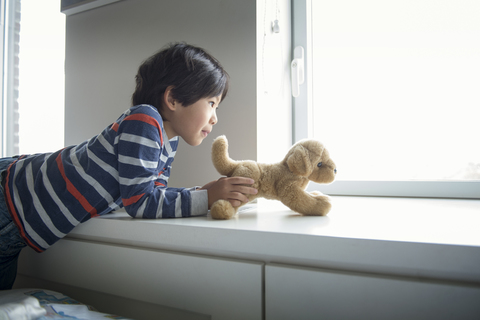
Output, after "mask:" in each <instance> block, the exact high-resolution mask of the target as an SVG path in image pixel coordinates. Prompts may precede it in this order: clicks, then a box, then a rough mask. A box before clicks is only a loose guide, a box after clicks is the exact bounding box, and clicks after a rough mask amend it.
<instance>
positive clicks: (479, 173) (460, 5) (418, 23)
mask: <svg viewBox="0 0 480 320" xmlns="http://www.w3.org/2000/svg"><path fill="white" fill-rule="evenodd" d="M293 10H294V20H295V21H294V26H296V27H297V28H296V32H297V33H300V35H298V34H294V46H296V45H302V46H304V47H305V56H306V74H307V79H306V84H305V85H303V87H304V88H303V89H302V91H301V93H303V97H301V96H300V97H299V98H295V101H294V104H295V110H296V115H295V118H296V121H297V122H296V123H295V131H296V133H297V137H296V139H299V138H302V137H306V136H309V137H314V138H316V139H319V140H320V141H322V142H324V143H325V145H326V146H327V148H328V149H329V150H330V153H331V154H332V157H333V158H334V160H335V162H336V164H337V168H338V172H339V173H338V181H337V182H336V183H334V184H332V185H331V187H327V190H328V188H330V190H328V191H325V192H328V193H331V194H332V193H333V194H358V195H382V196H422V197H460V198H480V145H479V143H478V137H480V126H479V125H478V115H476V114H475V113H476V112H478V111H479V110H480V108H479V107H480V96H479V95H478V88H480V20H479V19H478V15H479V13H480V3H479V2H478V1H455V0H449V1H442V2H438V1H430V0H415V1H375V0H362V1H354V0H339V1H323V0H314V1H294V8H293ZM299 21H300V22H299ZM299 24H300V27H299V26H298V25H299ZM302 27H303V30H300V31H299V29H302ZM302 38H303V39H302ZM299 39H300V40H299ZM309 89H310V90H309ZM297 129H299V130H297Z"/></svg>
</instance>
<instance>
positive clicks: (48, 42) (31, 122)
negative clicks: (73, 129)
mask: <svg viewBox="0 0 480 320" xmlns="http://www.w3.org/2000/svg"><path fill="white" fill-rule="evenodd" d="M4 7H5V8H6V9H7V10H3V8H4ZM2 13H5V16H4V19H5V21H6V22H7V23H6V24H5V26H6V28H5V30H6V31H5V33H4V35H5V37H6V39H7V41H4V42H3V43H4V50H3V52H4V53H6V54H5V55H4V56H5V57H4V63H3V67H4V69H5V70H6V71H7V72H6V74H5V76H4V78H3V84H4V85H3V100H2V108H3V110H4V111H3V115H4V117H3V122H2V125H3V130H2V138H3V139H2V142H3V148H2V149H3V150H2V151H3V156H12V155H14V154H24V153H37V152H49V151H55V150H58V149H60V148H62V147H63V146H64V141H63V136H64V60H65V16H64V15H63V14H62V13H61V12H60V1H59V0H54V1H36V0H22V1H21V2H20V1H19V0H3V1H2Z"/></svg>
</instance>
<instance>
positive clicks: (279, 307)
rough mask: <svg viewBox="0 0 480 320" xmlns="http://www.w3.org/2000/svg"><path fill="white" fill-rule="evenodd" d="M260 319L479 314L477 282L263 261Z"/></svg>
mask: <svg viewBox="0 0 480 320" xmlns="http://www.w3.org/2000/svg"><path fill="white" fill-rule="evenodd" d="M265 278H266V281H265V283H266V285H265V304H266V307H265V309H266V319H267V320H270V319H272V320H273V319H275V320H281V319H326V320H327V319H368V320H374V319H389V320H393V319H409V320H412V319H436V320H439V319H480V288H479V287H478V286H476V287H472V286H462V285H459V284H455V285H453V284H446V283H434V282H425V281H420V280H419V281H414V280H412V279H403V278H393V277H380V276H369V275H366V274H354V273H342V272H334V271H325V270H320V269H310V268H298V267H292V266H284V265H267V266H266V267H265Z"/></svg>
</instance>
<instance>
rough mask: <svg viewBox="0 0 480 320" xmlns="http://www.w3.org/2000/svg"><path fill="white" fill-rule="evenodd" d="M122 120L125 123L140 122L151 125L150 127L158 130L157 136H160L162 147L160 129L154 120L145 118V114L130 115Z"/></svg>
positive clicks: (161, 140) (148, 117) (161, 141)
mask: <svg viewBox="0 0 480 320" xmlns="http://www.w3.org/2000/svg"><path fill="white" fill-rule="evenodd" d="M123 120H124V121H127V120H136V121H142V122H145V123H148V124H151V125H152V126H154V127H156V128H157V129H158V132H159V134H160V143H161V144H162V145H163V135H162V128H161V127H160V124H159V123H158V121H157V120H155V118H152V117H150V116H147V115H146V114H131V115H129V116H128V117H126V118H125V119H123Z"/></svg>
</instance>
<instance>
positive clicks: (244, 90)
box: [65, 0, 291, 187]
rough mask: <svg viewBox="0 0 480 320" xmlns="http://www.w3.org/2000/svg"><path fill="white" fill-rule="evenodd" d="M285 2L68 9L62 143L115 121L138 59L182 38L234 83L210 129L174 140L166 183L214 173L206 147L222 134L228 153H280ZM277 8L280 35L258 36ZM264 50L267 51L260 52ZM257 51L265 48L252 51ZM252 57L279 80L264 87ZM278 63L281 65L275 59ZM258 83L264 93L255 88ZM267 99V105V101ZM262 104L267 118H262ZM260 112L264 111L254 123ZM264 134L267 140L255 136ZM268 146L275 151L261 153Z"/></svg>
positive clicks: (285, 109) (145, 2)
mask: <svg viewBox="0 0 480 320" xmlns="http://www.w3.org/2000/svg"><path fill="white" fill-rule="evenodd" d="M257 2H258V3H257ZM289 3H290V2H289V1H288V0H281V1H275V0H267V1H255V0H242V1H238V0H176V1H168V0H123V1H119V2H115V3H113V4H109V5H106V6H103V7H99V8H96V9H94V10H89V11H84V12H81V13H78V14H74V15H70V16H67V21H66V28H67V32H66V75H65V102H66V103H65V105H66V110H65V144H66V145H71V144H77V143H79V142H81V141H83V140H85V139H89V138H90V137H92V136H94V135H96V134H98V133H99V132H100V131H101V130H102V129H103V128H104V127H106V126H107V125H109V124H110V123H112V122H113V121H114V120H115V119H116V118H117V117H118V116H119V115H120V114H121V113H122V112H123V111H124V110H126V109H128V108H129V107H130V106H131V104H130V97H131V94H132V93H133V90H134V77H135V74H136V71H137V68H138V66H139V65H140V63H141V62H142V61H143V60H144V59H145V58H147V57H149V56H150V55H152V54H153V53H155V52H156V51H158V50H159V49H160V48H162V47H163V46H164V45H165V44H167V43H169V42H172V41H186V42H188V43H191V44H194V45H198V46H200V47H203V48H205V49H206V50H207V51H209V52H210V53H211V54H212V55H214V56H215V57H216V58H218V59H219V60H220V62H221V63H222V65H223V66H224V68H225V69H226V70H227V72H228V73H229V74H230V77H231V86H230V90H229V94H228V96H227V99H226V100H225V101H224V102H223V103H222V105H221V107H220V109H219V111H218V117H219V123H218V124H217V125H216V126H215V127H214V130H213V132H212V134H211V135H210V136H209V137H208V138H207V139H206V140H205V141H204V142H203V143H202V145H200V146H198V147H191V146H189V145H187V144H186V143H185V142H183V141H181V143H180V146H179V150H178V152H177V155H176V157H175V162H174V165H173V170H172V176H171V179H170V181H169V186H172V187H190V186H194V185H203V184H205V183H207V182H209V181H211V180H213V179H217V178H218V177H219V175H218V173H217V172H216V171H215V169H214V168H213V165H212V164H211V159H210V147H211V143H212V141H213V139H214V138H215V137H217V136H218V135H221V134H225V135H226V136H227V137H228V139H229V141H230V155H231V156H232V158H235V159H238V160H240V159H251V160H257V156H258V155H259V154H263V155H265V156H262V157H261V160H262V161H265V160H267V159H268V156H267V155H270V158H272V157H273V159H274V160H275V161H276V160H280V159H279V158H280V157H283V155H284V154H285V150H286V149H287V148H288V147H289V141H290V139H289V135H290V133H291V123H290V122H291V121H290V113H291V107H290V100H291V99H290V98H289V95H288V94H286V96H285V97H286V99H283V100H281V99H280V98H282V97H284V94H283V93H281V92H282V91H281V89H282V88H283V87H284V86H285V84H286V85H287V92H288V78H289V74H288V65H289V59H290V52H289V49H288V48H287V46H289V41H290V40H289V39H290V33H289V32H290V25H289V21H288V18H289V15H290V8H289V7H290V6H289ZM265 8H266V11H263V10H265ZM257 11H258V12H257ZM279 14H280V16H281V17H282V18H285V21H283V23H284V25H283V30H282V34H281V36H282V37H283V39H284V40H282V41H280V40H279V37H280V36H279V35H278V34H275V35H274V34H272V33H271V31H270V30H267V32H268V33H267V36H266V37H263V36H262V35H263V34H264V29H263V28H264V27H265V26H267V29H268V27H269V23H270V22H269V20H271V19H273V17H276V16H278V15H279ZM262 39H267V40H272V41H268V43H267V47H262V46H263V44H262V42H261V41H260V42H258V41H259V40H262ZM265 48H267V49H268V50H267V51H265V50H264V51H262V50H261V49H265ZM261 52H266V53H267V55H265V56H264V57H262V56H259V53H261ZM258 59H264V60H263V61H264V62H265V61H269V63H268V64H269V66H270V67H271V66H273V68H278V67H279V68H281V71H280V73H279V74H280V75H281V77H282V80H281V81H280V79H279V78H278V74H274V75H273V76H274V77H276V80H275V81H274V82H272V83H270V85H269V88H270V89H271V90H270V93H268V94H265V92H266V90H265V88H264V87H263V83H268V81H267V80H265V81H263V79H260V80H262V84H258V83H257V82H258V81H260V80H258V78H257V75H258V72H259V71H258V70H262V69H261V68H262V65H261V64H259V63H258V62H257V60H258ZM265 59H266V60H265ZM282 61H283V62H284V65H283V66H279V63H281V62H282ZM285 63H286V65H285ZM285 66H287V67H285ZM285 68H286V69H285ZM259 91H260V92H262V93H261V94H257V93H258V92H259ZM266 100H267V101H268V102H269V103H267V104H264V103H263V102H264V101H266ZM280 100H281V101H280ZM260 105H262V106H268V108H265V107H263V108H262V107H260ZM265 112H268V113H269V114H270V115H271V116H272V117H270V116H268V117H265ZM259 116H262V117H263V120H262V121H261V122H258V121H259V119H258V117H259ZM273 118H274V119H275V121H272V120H273ZM257 126H258V127H257ZM257 128H259V129H257ZM279 128H280V130H278V129H279ZM277 130H278V131H277ZM259 131H261V133H260V135H259V134H258V132H259ZM285 137H286V138H285ZM268 139H270V140H271V141H270V143H265V142H263V143H258V142H257V141H266V140H268ZM268 146H270V147H273V148H270V149H271V150H273V151H267V150H268V149H267V147H268ZM257 148H258V149H257ZM257 150H258V151H257ZM276 153H278V156H275V154H276ZM272 155H274V156H272Z"/></svg>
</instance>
